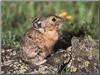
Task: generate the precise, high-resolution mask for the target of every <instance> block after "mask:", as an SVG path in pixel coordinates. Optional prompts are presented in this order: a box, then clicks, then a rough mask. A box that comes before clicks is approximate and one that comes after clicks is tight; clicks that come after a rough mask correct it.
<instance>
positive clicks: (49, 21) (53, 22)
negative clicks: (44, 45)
mask: <svg viewBox="0 0 100 75" xmlns="http://www.w3.org/2000/svg"><path fill="white" fill-rule="evenodd" d="M63 22H64V18H62V17H58V16H49V17H42V18H37V19H35V20H34V21H33V27H34V28H35V29H36V30H39V31H40V32H43V31H46V30H51V31H52V30H59V28H61V26H62V24H63Z"/></svg>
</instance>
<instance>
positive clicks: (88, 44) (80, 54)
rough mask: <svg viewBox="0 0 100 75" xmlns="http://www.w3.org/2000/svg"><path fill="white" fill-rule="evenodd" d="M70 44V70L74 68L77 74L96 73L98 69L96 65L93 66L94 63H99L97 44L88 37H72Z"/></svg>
mask: <svg viewBox="0 0 100 75" xmlns="http://www.w3.org/2000/svg"><path fill="white" fill-rule="evenodd" d="M71 43H72V46H71V49H72V62H71V64H70V65H71V66H70V68H72V67H73V66H74V67H75V68H77V71H76V72H78V73H80V72H84V73H98V68H96V66H98V65H96V66H95V63H96V64H98V62H99V53H98V51H99V46H98V43H96V41H95V40H93V39H92V38H91V37H90V36H85V37H81V38H79V37H73V38H72V40H71ZM83 69H84V70H83ZM73 72H75V70H74V71H73Z"/></svg>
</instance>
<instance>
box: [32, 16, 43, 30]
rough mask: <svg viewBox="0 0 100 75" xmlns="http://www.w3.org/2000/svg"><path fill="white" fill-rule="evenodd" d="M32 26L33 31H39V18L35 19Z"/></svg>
mask: <svg viewBox="0 0 100 75" xmlns="http://www.w3.org/2000/svg"><path fill="white" fill-rule="evenodd" d="M32 26H33V27H34V28H35V29H39V28H41V27H42V26H41V21H40V19H39V18H35V19H34V20H33V22H32Z"/></svg>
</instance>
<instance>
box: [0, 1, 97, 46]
mask: <svg viewBox="0 0 100 75" xmlns="http://www.w3.org/2000/svg"><path fill="white" fill-rule="evenodd" d="M1 10H2V47H3V48H8V47H16V48H17V47H19V46H20V44H19V42H20V40H21V37H22V35H23V33H25V32H26V30H27V29H28V28H30V27H31V26H32V20H33V19H34V18H35V17H38V16H47V15H50V14H53V15H58V14H59V13H61V12H62V11H65V12H67V13H68V14H69V15H71V16H72V17H74V21H73V22H68V23H67V25H64V27H63V28H62V32H63V31H77V30H78V29H79V28H81V27H84V28H86V29H87V31H86V32H87V34H89V35H91V36H92V37H93V38H94V39H98V37H99V20H98V18H99V15H98V10H99V9H98V2H97V1H94V2H82V1H80V2H78V1H77V2H75V1H74V2H67V1H66V2H63V1H62V2H43V1H42V2H32V1H26V2H25V1H19V2H13V1H9V2H6V1H5V2H2V5H1Z"/></svg>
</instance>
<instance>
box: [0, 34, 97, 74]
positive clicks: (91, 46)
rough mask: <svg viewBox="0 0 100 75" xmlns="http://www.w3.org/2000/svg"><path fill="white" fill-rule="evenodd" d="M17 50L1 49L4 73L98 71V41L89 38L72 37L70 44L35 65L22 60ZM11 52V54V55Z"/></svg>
mask: <svg viewBox="0 0 100 75" xmlns="http://www.w3.org/2000/svg"><path fill="white" fill-rule="evenodd" d="M17 51H18V50H15V49H8V50H4V49H2V54H1V56H2V58H1V59H2V66H1V70H2V73H6V74H11V73H12V74H13V73H17V74H20V73H22V74H25V73H26V74H38V73H39V74H58V73H63V70H66V72H64V73H98V72H99V71H98V63H99V42H98V41H97V40H96V41H95V40H94V39H92V38H91V36H85V37H73V38H72V39H71V46H69V47H68V48H67V49H59V50H57V51H56V52H55V53H52V54H51V56H50V57H48V58H47V62H46V63H44V64H42V65H40V66H35V65H31V64H29V63H26V62H24V61H23V60H21V58H20V57H19V55H18V53H17ZM11 54H12V55H11Z"/></svg>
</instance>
